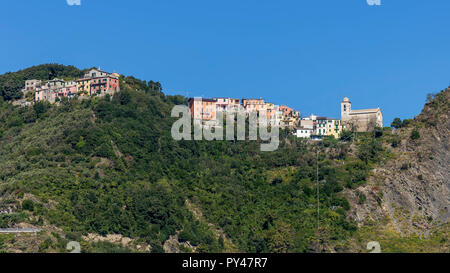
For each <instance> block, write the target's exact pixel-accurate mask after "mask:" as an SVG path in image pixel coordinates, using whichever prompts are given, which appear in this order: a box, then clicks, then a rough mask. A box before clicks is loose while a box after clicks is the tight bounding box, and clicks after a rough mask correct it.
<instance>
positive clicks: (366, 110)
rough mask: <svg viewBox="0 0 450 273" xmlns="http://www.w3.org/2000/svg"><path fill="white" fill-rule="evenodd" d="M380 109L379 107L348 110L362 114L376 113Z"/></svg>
mask: <svg viewBox="0 0 450 273" xmlns="http://www.w3.org/2000/svg"><path fill="white" fill-rule="evenodd" d="M378 111H380V108H373V109H361V110H353V109H352V111H351V112H350V115H351V114H363V113H377V112H378Z"/></svg>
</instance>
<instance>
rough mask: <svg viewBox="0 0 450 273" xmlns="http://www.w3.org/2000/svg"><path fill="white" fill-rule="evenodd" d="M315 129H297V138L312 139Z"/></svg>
mask: <svg viewBox="0 0 450 273" xmlns="http://www.w3.org/2000/svg"><path fill="white" fill-rule="evenodd" d="M312 132H313V129H310V128H300V129H297V132H296V134H295V135H296V136H297V137H299V138H310V137H311V135H312Z"/></svg>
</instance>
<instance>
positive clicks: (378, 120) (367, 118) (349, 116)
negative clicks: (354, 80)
mask: <svg viewBox="0 0 450 273" xmlns="http://www.w3.org/2000/svg"><path fill="white" fill-rule="evenodd" d="M341 121H342V125H343V128H344V129H346V130H355V131H356V132H368V131H373V130H374V129H375V127H383V114H382V113H381V109H380V108H375V109H362V110H352V103H351V102H350V100H349V99H348V98H347V97H345V98H344V99H343V100H342V102H341Z"/></svg>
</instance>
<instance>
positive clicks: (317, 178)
mask: <svg viewBox="0 0 450 273" xmlns="http://www.w3.org/2000/svg"><path fill="white" fill-rule="evenodd" d="M316 182H317V232H319V223H320V216H319V205H320V200H319V148H318V147H317V150H316Z"/></svg>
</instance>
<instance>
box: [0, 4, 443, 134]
mask: <svg viewBox="0 0 450 273" xmlns="http://www.w3.org/2000/svg"><path fill="white" fill-rule="evenodd" d="M1 4H2V8H1V9H0V37H1V38H0V39H1V40H0V60H1V61H0V73H4V72H8V71H16V70H19V69H23V68H26V67H28V66H32V65H37V64H41V63H61V64H71V65H75V66H77V67H79V68H86V67H92V66H101V68H102V69H104V70H107V71H111V72H114V71H115V72H119V73H123V74H125V75H133V76H136V77H138V78H141V79H145V80H155V81H160V82H161V83H162V84H163V88H164V89H165V92H166V93H169V94H182V95H189V96H202V95H203V96H205V97H212V96H229V97H238V98H241V97H263V98H265V99H266V100H267V101H271V102H274V103H276V104H287V105H289V106H291V107H293V108H295V109H297V110H300V111H301V112H302V113H303V114H309V113H315V114H319V115H326V116H329V117H340V112H339V111H340V110H339V109H340V108H339V102H340V101H341V100H342V98H343V97H344V96H348V97H349V98H350V99H351V101H352V103H353V108H355V109H361V108H373V107H378V106H379V107H381V108H382V111H383V113H384V119H385V122H384V123H385V126H386V125H389V124H390V122H391V121H392V119H393V118H394V117H397V116H398V117H401V118H410V117H413V116H414V115H416V114H418V113H419V112H420V111H421V109H422V107H423V104H424V102H425V98H426V94H427V93H432V92H438V91H440V90H442V89H444V88H446V87H447V86H449V85H450V65H449V61H450V19H449V18H450V17H449V13H450V1H448V0H433V1H424V0H422V1H420V0H409V1H408V0H381V4H382V5H381V6H369V5H368V4H367V3H366V0H308V1H302V0H292V1H284V0H279V1H275V0H272V1H267V0H258V1H257V0H239V1H236V0H202V1H200V0H189V1H186V0H161V1H160V0H158V1H155V0H147V1H138V0H128V1H119V0H81V5H80V6H69V5H67V3H66V0H46V1H41V0H1Z"/></svg>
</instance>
